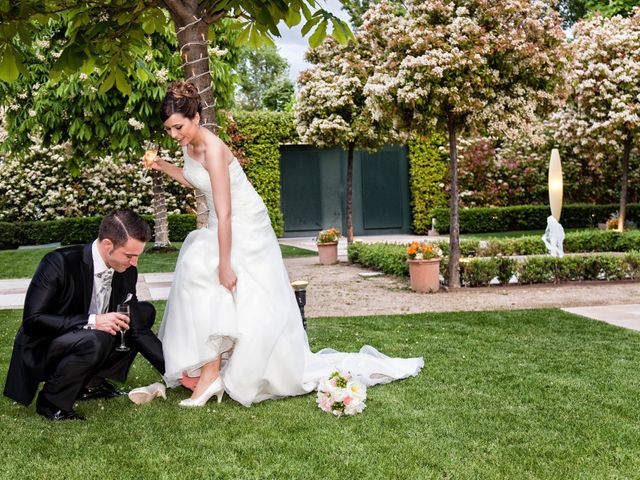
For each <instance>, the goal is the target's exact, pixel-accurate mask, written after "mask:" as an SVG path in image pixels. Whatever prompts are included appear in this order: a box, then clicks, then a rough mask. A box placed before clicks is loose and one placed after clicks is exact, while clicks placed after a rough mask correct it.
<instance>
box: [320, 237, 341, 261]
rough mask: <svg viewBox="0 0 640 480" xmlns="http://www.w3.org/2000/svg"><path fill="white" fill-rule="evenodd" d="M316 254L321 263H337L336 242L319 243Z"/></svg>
mask: <svg viewBox="0 0 640 480" xmlns="http://www.w3.org/2000/svg"><path fill="white" fill-rule="evenodd" d="M318 256H319V257H320V263H321V264H322V265H333V264H335V263H338V242H329V243H319V244H318Z"/></svg>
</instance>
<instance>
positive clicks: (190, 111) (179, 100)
mask: <svg viewBox="0 0 640 480" xmlns="http://www.w3.org/2000/svg"><path fill="white" fill-rule="evenodd" d="M201 111H202V107H201V106H200V94H198V89H197V88H196V86H195V85H194V84H192V83H187V82H181V81H177V82H172V83H171V84H170V85H169V87H168V88H167V94H166V95H165V96H164V100H162V105H160V119H161V120H162V122H163V123H164V122H166V121H167V118H169V117H170V116H171V115H173V114H174V113H180V114H182V115H183V116H184V117H186V118H189V119H193V117H195V116H196V113H201Z"/></svg>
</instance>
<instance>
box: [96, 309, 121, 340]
mask: <svg viewBox="0 0 640 480" xmlns="http://www.w3.org/2000/svg"><path fill="white" fill-rule="evenodd" d="M96 330H101V331H103V332H107V333H109V334H111V335H115V334H116V333H118V332H119V331H120V330H129V317H127V316H126V315H123V314H122V313H116V312H109V313H102V314H100V315H96Z"/></svg>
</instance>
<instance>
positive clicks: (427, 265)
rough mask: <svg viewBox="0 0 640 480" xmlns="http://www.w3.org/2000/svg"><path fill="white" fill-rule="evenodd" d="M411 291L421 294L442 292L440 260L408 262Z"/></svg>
mask: <svg viewBox="0 0 640 480" xmlns="http://www.w3.org/2000/svg"><path fill="white" fill-rule="evenodd" d="M407 262H409V277H410V279H411V289H412V290H414V291H416V292H419V293H426V292H437V291H438V290H440V259H439V258H431V259H429V260H407Z"/></svg>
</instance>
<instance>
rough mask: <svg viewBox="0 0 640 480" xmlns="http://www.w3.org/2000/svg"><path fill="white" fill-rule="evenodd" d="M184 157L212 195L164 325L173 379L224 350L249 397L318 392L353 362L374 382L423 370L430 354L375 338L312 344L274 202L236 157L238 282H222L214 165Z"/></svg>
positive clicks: (185, 248)
mask: <svg viewBox="0 0 640 480" xmlns="http://www.w3.org/2000/svg"><path fill="white" fill-rule="evenodd" d="M184 156H185V164H184V176H185V178H186V179H187V180H188V181H189V182H190V183H191V184H192V185H193V186H194V187H197V188H198V189H200V190H201V191H202V192H203V193H204V194H205V196H206V200H207V205H208V207H209V225H208V228H201V229H199V230H195V231H193V232H191V233H190V234H189V235H188V236H187V238H186V239H185V241H184V243H183V245H182V248H181V250H180V255H179V257H178V263H177V265H176V271H175V275H174V280H173V286H172V288H171V292H170V294H169V299H168V301H167V305H166V309H165V314H164V318H163V320H162V324H161V325H160V331H159V337H160V339H161V340H162V345H163V350H164V358H165V364H166V372H165V381H166V383H167V385H169V386H176V385H178V383H179V379H180V377H181V376H182V372H184V371H186V372H187V373H188V375H189V376H198V375H199V368H200V367H201V366H202V365H203V364H205V363H208V362H210V361H212V360H214V359H215V358H216V357H217V356H218V355H219V354H221V353H222V354H223V355H222V368H221V376H222V379H223V382H224V388H225V391H226V393H227V394H228V395H229V396H230V397H231V398H233V399H234V400H236V401H238V402H239V403H241V404H242V405H245V406H250V405H251V404H252V403H255V402H260V401H262V400H266V399H270V398H279V397H287V396H292V395H301V394H304V393H307V392H310V391H312V390H314V389H315V388H316V387H317V386H318V383H319V382H320V381H321V380H323V379H325V378H326V377H327V376H328V375H329V374H330V373H331V372H333V371H335V370H341V371H349V372H351V373H352V375H354V376H355V377H358V378H359V379H360V380H361V381H362V382H363V383H365V384H366V385H373V384H377V383H388V382H391V381H393V380H396V379H400V378H406V377H409V376H413V375H416V374H417V373H418V372H419V371H420V369H421V368H422V366H423V364H424V362H423V359H422V358H408V359H404V358H390V357H387V356H386V355H383V354H382V353H380V352H378V351H377V350H376V349H375V348H373V347H371V346H364V347H363V348H362V349H361V350H360V352H359V353H339V352H336V351H335V350H330V349H324V350H322V351H320V352H318V353H312V352H311V350H310V349H309V343H308V340H307V335H306V332H305V331H304V328H303V326H302V321H301V316H300V310H299V308H298V304H297V302H296V299H295V296H294V293H293V289H292V288H291V285H290V280H289V277H288V274H287V271H286V270H285V266H284V262H283V261H282V255H281V253H280V248H279V245H278V241H277V239H276V236H275V234H274V232H273V229H272V228H271V223H270V220H269V216H268V215H267V209H266V207H265V205H264V203H263V202H262V199H261V198H260V196H259V195H258V194H257V193H256V191H255V190H254V189H253V187H252V186H251V184H250V183H249V181H248V180H247V178H246V176H245V174H244V171H243V170H242V168H241V166H240V164H239V163H238V162H237V160H233V161H232V162H231V164H230V165H229V176H230V181H231V209H232V248H231V264H232V268H233V270H234V272H235V273H236V275H237V277H238V281H237V286H236V289H235V291H234V294H233V295H232V294H231V293H229V292H228V291H227V290H226V289H225V288H224V287H222V286H221V285H220V283H219V279H218V269H217V265H218V233H217V219H216V216H215V209H214V205H213V198H212V194H211V182H210V180H209V174H208V172H207V171H206V170H205V168H204V167H203V166H202V165H201V164H200V163H199V162H197V161H195V160H193V159H191V158H190V157H189V156H188V155H187V152H186V149H185V155H184Z"/></svg>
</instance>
